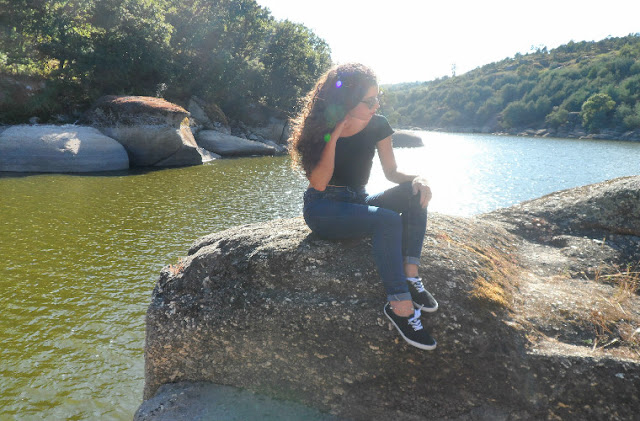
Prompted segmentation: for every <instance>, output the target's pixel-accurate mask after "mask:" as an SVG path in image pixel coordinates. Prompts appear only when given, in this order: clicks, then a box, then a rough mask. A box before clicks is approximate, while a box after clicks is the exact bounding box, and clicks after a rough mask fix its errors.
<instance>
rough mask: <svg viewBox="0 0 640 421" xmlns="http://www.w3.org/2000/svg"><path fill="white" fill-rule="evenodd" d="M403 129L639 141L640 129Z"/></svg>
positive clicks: (406, 128) (580, 127) (576, 124)
mask: <svg viewBox="0 0 640 421" xmlns="http://www.w3.org/2000/svg"><path fill="white" fill-rule="evenodd" d="M404 129H405V130H414V131H415V130H424V131H432V132H443V133H481V134H490V135H494V136H518V137H540V138H548V137H553V138H560V139H580V140H621V141H631V142H640V129H637V130H631V131H629V130H626V131H625V130H621V129H618V130H616V129H603V130H600V131H598V132H597V133H588V132H587V131H586V129H584V128H583V127H582V125H581V124H578V123H573V124H571V125H570V127H559V128H551V127H546V128H526V127H524V128H513V129H498V128H496V127H466V126H465V127H450V128H443V127H423V128H418V127H405V128H404Z"/></svg>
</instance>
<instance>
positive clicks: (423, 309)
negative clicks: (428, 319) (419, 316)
mask: <svg viewBox="0 0 640 421" xmlns="http://www.w3.org/2000/svg"><path fill="white" fill-rule="evenodd" d="M413 306H414V307H415V308H417V309H418V310H420V312H421V313H435V311H436V310H437V309H438V303H437V302H436V306H435V307H425V306H423V305H420V304H418V303H416V302H415V301H414V302H413Z"/></svg>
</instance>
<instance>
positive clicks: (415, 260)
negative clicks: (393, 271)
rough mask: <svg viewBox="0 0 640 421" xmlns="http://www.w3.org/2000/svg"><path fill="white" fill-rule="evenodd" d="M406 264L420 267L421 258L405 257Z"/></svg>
mask: <svg viewBox="0 0 640 421" xmlns="http://www.w3.org/2000/svg"><path fill="white" fill-rule="evenodd" d="M404 262H405V263H408V264H410V265H418V266H420V258H419V257H412V256H404Z"/></svg>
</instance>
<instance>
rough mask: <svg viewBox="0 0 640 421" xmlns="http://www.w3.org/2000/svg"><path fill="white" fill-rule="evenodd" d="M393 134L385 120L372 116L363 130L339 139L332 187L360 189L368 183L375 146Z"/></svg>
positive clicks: (381, 117)
mask: <svg viewBox="0 0 640 421" xmlns="http://www.w3.org/2000/svg"><path fill="white" fill-rule="evenodd" d="M392 134H393V129H392V128H391V126H390V125H389V122H388V121H387V119H386V118H385V117H383V116H381V115H378V114H376V115H374V116H373V117H372V118H371V121H369V124H367V125H366V127H365V128H364V129H362V130H361V131H359V132H358V133H356V134H354V135H353V136H349V137H341V138H339V139H338V141H337V143H336V159H335V167H334V170H333V177H331V181H329V184H331V185H334V186H348V187H354V188H358V187H362V186H365V185H366V184H367V182H368V181H369V175H371V166H372V165H373V157H374V156H375V153H376V144H377V143H378V142H379V141H381V140H383V139H386V138H387V137H389V136H391V135H392Z"/></svg>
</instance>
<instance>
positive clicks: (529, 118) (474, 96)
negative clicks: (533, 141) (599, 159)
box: [382, 34, 640, 137]
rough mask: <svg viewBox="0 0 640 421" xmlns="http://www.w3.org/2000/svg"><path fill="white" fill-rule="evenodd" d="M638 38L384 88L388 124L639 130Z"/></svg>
mask: <svg viewBox="0 0 640 421" xmlns="http://www.w3.org/2000/svg"><path fill="white" fill-rule="evenodd" d="M639 59H640V34H632V35H629V36H626V37H622V38H607V39H604V40H602V41H598V42H578V43H576V42H573V41H572V42H569V43H568V44H566V45H563V46H560V47H558V48H556V49H553V50H551V51H548V50H547V48H546V47H544V48H539V49H538V50H536V51H535V52H531V53H529V54H526V55H522V54H516V55H515V57H513V58H507V59H505V60H502V61H500V62H496V63H491V64H488V65H485V66H482V67H479V68H477V69H475V70H473V71H470V72H468V73H465V74H463V75H459V76H453V77H444V78H441V79H437V80H434V81H431V82H425V83H421V84H401V85H389V86H385V87H383V90H384V91H385V95H384V104H383V109H382V112H383V113H384V114H385V115H386V116H387V117H388V118H389V120H390V121H391V123H392V124H394V125H396V126H400V127H408V126H414V127H420V128H424V129H440V130H448V131H479V132H487V133H490V132H504V131H506V132H511V133H519V132H522V131H524V130H529V131H531V130H537V131H542V132H545V133H550V134H556V133H559V135H562V134H566V133H568V132H569V131H570V130H584V131H585V132H589V133H599V132H601V131H606V132H608V133H611V134H613V135H614V136H613V137H620V136H621V135H622V134H623V133H625V132H628V131H632V130H637V129H640V60H639Z"/></svg>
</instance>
